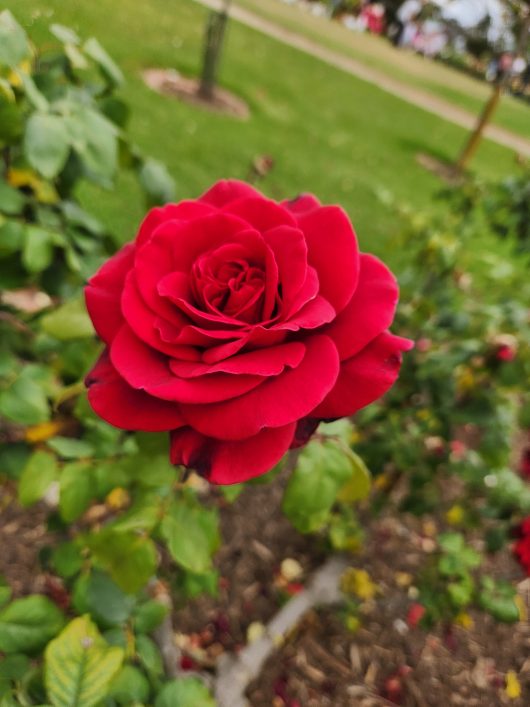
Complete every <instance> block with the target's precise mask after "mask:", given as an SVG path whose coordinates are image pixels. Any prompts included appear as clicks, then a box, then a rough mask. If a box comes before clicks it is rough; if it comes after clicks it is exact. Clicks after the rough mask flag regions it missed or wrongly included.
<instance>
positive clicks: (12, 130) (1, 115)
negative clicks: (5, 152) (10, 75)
mask: <svg viewBox="0 0 530 707" xmlns="http://www.w3.org/2000/svg"><path fill="white" fill-rule="evenodd" d="M5 83H6V84H7V86H5V85H4V83H3V79H2V78H0V92H1V91H2V88H4V89H6V90H11V86H10V85H9V84H8V83H7V81H6V82H5ZM23 129H24V122H23V119H22V112H21V110H20V108H19V106H18V105H17V104H16V103H6V102H4V101H2V100H0V146H3V145H6V144H7V145H10V144H13V143H14V142H16V141H17V140H18V139H19V138H20V136H21V135H22V131H23Z"/></svg>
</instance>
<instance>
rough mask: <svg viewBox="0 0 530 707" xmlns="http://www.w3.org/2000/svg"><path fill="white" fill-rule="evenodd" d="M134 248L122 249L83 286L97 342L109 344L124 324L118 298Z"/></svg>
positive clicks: (125, 247) (128, 246)
mask: <svg viewBox="0 0 530 707" xmlns="http://www.w3.org/2000/svg"><path fill="white" fill-rule="evenodd" d="M134 251H135V249H134V245H133V244H132V243H129V244H128V245H126V246H123V248H122V249H121V250H119V251H118V252H117V253H116V254H115V255H113V256H112V258H109V260H107V262H106V263H104V265H102V267H101V268H100V269H99V270H98V271H97V273H96V274H95V275H93V276H92V277H91V278H90V280H89V281H88V284H87V286H86V287H85V300H86V306H87V309H88V313H89V315H90V319H92V323H93V324H94V328H95V330H96V332H97V333H98V336H99V337H100V339H103V341H104V342H105V343H106V344H109V343H110V342H111V341H112V339H113V337H114V335H115V334H116V332H117V331H118V329H119V328H120V327H121V325H122V323H123V315H122V312H121V306H120V299H121V293H122V290H123V287H124V282H125V278H126V276H127V273H128V272H129V270H130V269H131V268H132V266H133V262H134Z"/></svg>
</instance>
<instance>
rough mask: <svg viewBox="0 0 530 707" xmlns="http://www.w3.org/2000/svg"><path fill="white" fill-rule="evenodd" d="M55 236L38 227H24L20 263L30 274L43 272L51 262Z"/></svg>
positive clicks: (55, 240)
mask: <svg viewBox="0 0 530 707" xmlns="http://www.w3.org/2000/svg"><path fill="white" fill-rule="evenodd" d="M56 242H57V234H55V233H53V232H52V231H47V230H46V229H44V228H40V226H26V231H25V240H24V249H23V251H22V263H23V265H24V267H25V268H26V270H27V271H28V272H30V273H38V272H42V271H43V270H45V269H46V268H47V267H48V266H49V265H50V264H51V262H52V260H53V249H54V245H55V244H56Z"/></svg>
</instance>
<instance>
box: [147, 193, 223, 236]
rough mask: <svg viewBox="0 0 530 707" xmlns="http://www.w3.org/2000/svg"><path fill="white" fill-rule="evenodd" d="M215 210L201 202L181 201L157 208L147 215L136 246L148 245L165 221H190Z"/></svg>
mask: <svg viewBox="0 0 530 707" xmlns="http://www.w3.org/2000/svg"><path fill="white" fill-rule="evenodd" d="M213 211H214V208H213V207H212V206H208V204H204V203H201V202H199V201H192V200H190V201H181V202H180V203H179V204H166V205H165V206H157V207H155V208H154V209H151V211H150V212H149V213H148V214H147V216H146V217H145V218H144V220H143V221H142V223H141V225H140V229H139V230H138V235H137V236H136V245H137V246H138V247H139V246H141V245H143V244H144V243H146V242H147V241H148V240H149V238H150V237H151V235H152V233H153V231H154V230H155V228H156V227H157V226H159V225H160V224H161V223H163V222H164V221H172V220H174V219H178V220H179V221H189V220H191V219H194V218H199V217H200V216H207V215H208V214H211V213H213Z"/></svg>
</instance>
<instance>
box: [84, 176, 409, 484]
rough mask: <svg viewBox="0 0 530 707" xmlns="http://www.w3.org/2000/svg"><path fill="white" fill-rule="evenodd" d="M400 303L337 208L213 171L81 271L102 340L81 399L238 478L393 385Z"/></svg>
mask: <svg viewBox="0 0 530 707" xmlns="http://www.w3.org/2000/svg"><path fill="white" fill-rule="evenodd" d="M397 300H398V287H397V284H396V280H395V278H394V276H393V275H392V273H391V272H390V271H389V270H388V268H387V267H386V266H385V265H383V263H381V262H380V261H379V260H378V259H377V258H375V257H374V256H372V255H367V254H361V253H359V251H358V247H357V240H356V237H355V233H354V231H353V229H352V227H351V224H350V222H349V220H348V217H347V216H346V214H345V213H344V211H343V210H342V209H340V208H339V207H338V206H321V205H320V203H319V202H318V201H317V199H315V197H313V196H310V195H303V196H300V197H298V198H297V199H294V200H293V201H288V202H283V203H281V204H278V203H276V202H274V201H270V200H269V199H266V198H265V197H264V196H263V195H262V194H260V193H259V192H257V191H256V190H255V189H253V188H252V187H250V186H248V185H247V184H244V183H242V182H237V181H222V182H218V183H217V184H215V185H214V186H213V187H212V188H211V189H210V190H209V191H208V192H206V194H204V195H203V196H202V197H200V198H199V199H198V200H196V201H182V202H181V203H179V204H169V205H167V206H165V207H162V208H156V209H153V210H152V211H151V212H150V213H149V214H148V215H147V217H146V219H145V220H144V222H143V223H142V225H141V226H140V230H139V232H138V235H137V237H136V240H135V242H134V243H130V244H128V245H126V246H124V247H123V248H122V249H121V250H120V251H119V252H118V253H117V254H116V255H114V256H113V257H112V258H111V259H110V260H109V261H108V262H107V263H105V264H104V265H103V267H102V268H101V269H100V270H99V271H98V272H97V273H96V274H95V275H94V276H93V277H92V278H91V279H90V281H89V283H88V286H87V288H86V301H87V307H88V311H89V313H90V316H91V318H92V321H93V323H94V327H95V328H96V331H97V333H98V334H99V336H100V337H101V338H102V339H103V341H104V342H105V344H106V345H107V347H106V349H105V351H104V353H103V354H102V356H101V358H100V359H99V361H98V362H97V363H96V365H95V367H94V368H93V370H92V371H91V372H90V374H89V375H88V376H87V380H86V384H87V386H88V388H89V391H88V398H89V401H90V403H91V405H92V407H93V409H94V410H95V412H96V413H97V414H98V415H100V416H101V417H102V418H103V419H105V420H107V421H108V422H110V423H111V424H113V425H115V426H116V427H120V428H123V429H127V430H144V431H162V430H168V431H170V432H171V460H172V462H173V463H174V464H183V465H185V466H188V467H193V468H195V469H197V470H198V471H199V472H201V473H203V474H205V475H206V476H207V477H208V478H209V479H210V481H213V482H215V483H221V484H227V483H236V482H240V481H243V480H245V479H249V478H251V477H253V476H257V475H258V474H263V473H265V472H267V471H268V470H269V469H271V468H272V466H273V465H274V464H275V463H276V462H277V461H278V460H279V459H280V458H281V457H282V455H283V454H284V452H286V451H287V450H288V449H289V448H290V447H291V446H292V445H293V446H294V445H296V444H300V443H303V442H304V441H307V439H308V437H309V436H310V434H311V433H312V432H313V431H314V429H315V427H316V425H317V424H318V421H319V420H322V419H334V418H338V417H342V416H345V415H351V414H353V413H354V412H356V411H357V410H359V409H360V408H362V407H364V406H365V405H368V404H369V403H371V402H372V401H373V400H376V399H377V398H379V397H380V396H381V395H382V394H383V393H384V392H385V391H386V390H388V388H390V386H391V385H392V384H393V383H394V381H395V380H396V378H397V375H398V371H399V367H400V363H401V352H402V351H405V350H407V349H409V348H411V346H412V343H411V342H410V341H408V340H406V339H402V338H400V337H397V336H394V335H393V334H390V333H389V332H388V331H387V328H388V327H389V326H390V324H391V323H392V320H393V317H394V312H395V308H396V304H397Z"/></svg>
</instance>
